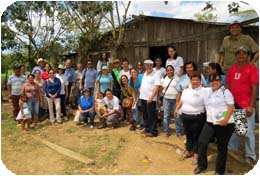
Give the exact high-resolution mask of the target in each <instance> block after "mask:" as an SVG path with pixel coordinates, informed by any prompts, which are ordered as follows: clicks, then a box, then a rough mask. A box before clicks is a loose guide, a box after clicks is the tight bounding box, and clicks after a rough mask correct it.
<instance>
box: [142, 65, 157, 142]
mask: <svg viewBox="0 0 260 176" xmlns="http://www.w3.org/2000/svg"><path fill="white" fill-rule="evenodd" d="M144 66H145V70H146V71H145V73H144V76H143V79H142V83H141V87H140V99H141V108H142V112H143V120H144V128H145V130H144V133H145V136H146V137H156V136H157V135H158V130H157V121H156V120H157V117H156V101H157V94H158V91H159V87H160V77H159V75H158V74H156V72H155V71H154V70H153V61H152V60H145V61H144Z"/></svg>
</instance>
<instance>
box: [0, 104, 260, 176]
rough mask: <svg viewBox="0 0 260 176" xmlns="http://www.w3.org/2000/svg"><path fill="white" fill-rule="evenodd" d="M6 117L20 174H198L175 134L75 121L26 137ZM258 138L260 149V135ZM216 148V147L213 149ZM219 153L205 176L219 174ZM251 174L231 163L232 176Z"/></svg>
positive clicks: (9, 148)
mask: <svg viewBox="0 0 260 176" xmlns="http://www.w3.org/2000/svg"><path fill="white" fill-rule="evenodd" d="M3 109H4V110H3ZM1 115H2V124H1V127H2V138H1V141H2V161H3V162H4V164H5V165H6V167H7V168H8V169H10V170H11V171H12V172H14V173H16V174H68V175H69V174H129V175H132V174H139V175H142V174H146V175H149V174H160V175H164V174H171V175H173V174H174V175H176V174H178V175H181V174H193V170H194V168H195V166H194V165H192V164H191V158H189V159H187V160H183V161H181V160H180V158H181V154H182V152H183V150H184V138H177V137H176V136H175V135H174V133H173V134H172V135H171V136H170V138H169V139H167V138H165V137H164V136H162V135H159V136H158V137H156V138H146V137H144V135H143V134H141V133H140V132H141V131H140V130H136V131H134V132H130V131H129V130H128V128H129V126H127V125H125V126H123V127H120V128H118V129H112V128H107V129H101V130H98V129H96V127H95V128H94V129H90V128H89V127H83V126H76V125H75V123H74V122H73V121H69V122H66V123H63V124H62V125H58V124H55V125H49V124H48V123H47V122H44V123H42V124H41V128H39V129H37V130H31V131H30V132H29V133H27V134H23V133H22V132H21V130H20V129H19V128H17V127H16V125H15V123H14V122H13V121H12V120H10V106H7V105H4V106H2V112H1ZM97 123H98V122H97ZM97 125H98V124H97ZM170 127H171V130H172V131H174V129H173V128H174V125H173V124H171V125H170ZM160 130H161V128H160ZM32 136H38V137H40V138H42V139H45V140H47V141H50V142H52V143H55V144H57V145H60V146H62V147H64V148H66V149H69V150H72V151H74V152H77V153H79V154H80V155H84V156H86V157H89V158H91V159H93V160H94V161H95V164H91V165H85V164H83V163H81V162H79V161H77V160H74V159H72V158H69V157H67V156H64V155H62V154H60V153H58V152H56V151H54V150H52V149H50V148H48V147H47V146H46V145H44V144H42V143H40V142H39V141H36V140H35V139H33V137H32ZM256 136H257V144H256V145H257V146H256V147H257V148H258V146H259V145H258V129H257V130H256ZM211 148H216V146H215V145H214V144H211ZM215 153H216V150H212V149H211V150H209V152H208V154H209V157H208V159H209V167H208V169H207V171H206V172H204V173H203V174H214V168H215V158H216V154H215ZM257 154H258V151H257ZM241 157H242V156H241ZM250 169H252V167H251V166H249V165H248V164H246V163H241V162H238V161H236V160H234V159H233V158H232V157H228V161H227V169H226V174H245V173H247V172H248V171H249V170H250ZM0 173H1V172H0Z"/></svg>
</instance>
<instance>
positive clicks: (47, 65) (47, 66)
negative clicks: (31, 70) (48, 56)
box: [42, 64, 51, 81]
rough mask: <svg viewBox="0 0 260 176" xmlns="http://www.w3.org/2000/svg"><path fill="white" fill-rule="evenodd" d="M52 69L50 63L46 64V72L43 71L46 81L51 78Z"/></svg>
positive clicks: (43, 77)
mask: <svg viewBox="0 0 260 176" xmlns="http://www.w3.org/2000/svg"><path fill="white" fill-rule="evenodd" d="M50 70H51V66H50V64H45V66H44V72H43V73H42V79H43V80H44V81H46V80H47V79H48V78H49V71H50Z"/></svg>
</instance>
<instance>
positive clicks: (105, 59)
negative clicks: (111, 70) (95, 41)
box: [97, 53, 110, 73]
mask: <svg viewBox="0 0 260 176" xmlns="http://www.w3.org/2000/svg"><path fill="white" fill-rule="evenodd" d="M109 61H110V59H109V58H108V56H107V54H106V53H102V54H101V56H100V59H99V60H98V62H97V72H98V73H100V72H101V71H102V67H103V66H107V68H108V67H109Z"/></svg>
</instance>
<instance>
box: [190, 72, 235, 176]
mask: <svg viewBox="0 0 260 176" xmlns="http://www.w3.org/2000/svg"><path fill="white" fill-rule="evenodd" d="M209 80H210V85H211V87H210V88H205V93H204V95H205V100H204V101H205V106H206V111H207V122H206V123H205V125H204V127H203V129H202V132H201V135H200V137H199V149H198V151H199V159H198V166H197V167H196V169H195V170H194V173H195V174H199V173H200V172H202V171H203V170H205V169H206V168H207V166H208V164H207V149H208V144H209V142H210V139H211V138H212V137H213V136H215V137H216V138H217V147H218V156H217V159H216V168H215V173H216V174H217V175H223V174H225V166H226V160H227V152H228V148H227V146H228V142H229V139H230V137H231V136H232V134H233V132H234V119H233V117H232V116H231V115H232V113H233V110H234V98H233V95H232V94H231V92H230V91H229V90H228V89H225V88H224V87H223V86H222V83H221V74H220V73H218V72H216V73H214V74H212V75H210V77H209Z"/></svg>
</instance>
